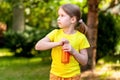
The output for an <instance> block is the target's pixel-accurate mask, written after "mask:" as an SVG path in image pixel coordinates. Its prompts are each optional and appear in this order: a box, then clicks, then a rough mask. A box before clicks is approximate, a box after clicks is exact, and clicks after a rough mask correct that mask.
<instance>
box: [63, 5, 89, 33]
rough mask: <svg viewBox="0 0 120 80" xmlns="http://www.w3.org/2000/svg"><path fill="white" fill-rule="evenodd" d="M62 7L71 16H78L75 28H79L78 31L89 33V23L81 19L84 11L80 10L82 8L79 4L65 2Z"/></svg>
mask: <svg viewBox="0 0 120 80" xmlns="http://www.w3.org/2000/svg"><path fill="white" fill-rule="evenodd" d="M61 8H62V9H63V10H64V11H65V12H66V13H67V14H68V15H69V16H70V17H73V16H75V17H76V20H77V25H76V27H75V29H77V30H78V31H80V32H82V33H83V34H86V33H87V30H88V28H87V25H86V24H85V23H84V22H83V20H82V19H81V17H82V13H81V11H80V8H79V7H78V6H77V5H74V4H64V5H62V6H61Z"/></svg>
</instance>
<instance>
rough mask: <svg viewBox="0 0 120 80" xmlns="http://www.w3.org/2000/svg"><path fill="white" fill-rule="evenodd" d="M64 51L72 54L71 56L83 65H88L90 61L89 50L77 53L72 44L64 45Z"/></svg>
mask: <svg viewBox="0 0 120 80" xmlns="http://www.w3.org/2000/svg"><path fill="white" fill-rule="evenodd" d="M63 50H64V51H66V52H70V53H71V55H73V56H74V58H75V59H76V60H77V61H78V62H79V63H80V64H81V65H86V64H87V61H88V54H87V49H82V50H80V52H79V51H76V50H75V49H74V48H73V47H72V46H71V45H70V44H64V45H63Z"/></svg>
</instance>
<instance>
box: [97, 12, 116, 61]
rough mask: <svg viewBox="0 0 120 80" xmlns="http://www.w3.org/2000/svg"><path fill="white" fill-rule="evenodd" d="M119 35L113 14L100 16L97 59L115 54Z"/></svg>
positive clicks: (101, 14)
mask: <svg viewBox="0 0 120 80" xmlns="http://www.w3.org/2000/svg"><path fill="white" fill-rule="evenodd" d="M117 38H118V34H117V32H116V21H115V18H114V16H113V15H111V14H109V13H108V14H103V13H100V14H99V26H98V41H97V59H99V58H101V57H103V56H106V55H111V56H114V55H115V54H114V53H115V47H116V45H117V42H118V41H117Z"/></svg>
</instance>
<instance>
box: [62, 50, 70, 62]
mask: <svg viewBox="0 0 120 80" xmlns="http://www.w3.org/2000/svg"><path fill="white" fill-rule="evenodd" d="M69 58H70V53H69V52H64V51H63V52H62V58H61V62H62V63H64V64H66V63H69Z"/></svg>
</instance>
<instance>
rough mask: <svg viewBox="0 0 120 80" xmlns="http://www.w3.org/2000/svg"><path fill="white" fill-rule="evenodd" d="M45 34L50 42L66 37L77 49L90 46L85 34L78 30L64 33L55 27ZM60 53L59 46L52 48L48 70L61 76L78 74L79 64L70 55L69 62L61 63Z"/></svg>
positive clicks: (60, 48)
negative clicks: (50, 63) (49, 68)
mask: <svg viewBox="0 0 120 80" xmlns="http://www.w3.org/2000/svg"><path fill="white" fill-rule="evenodd" d="M47 36H48V38H49V39H50V41H51V42H58V41H61V39H62V38H66V39H68V40H69V43H70V44H71V45H72V47H73V48H74V49H76V50H77V51H79V50H81V49H84V48H88V47H89V46H90V45H89V43H88V41H87V38H86V37H85V35H84V34H82V33H80V32H79V31H77V32H76V33H74V34H70V35H69V34H65V33H64V32H63V30H62V29H55V30H53V31H52V32H50V33H49V34H48V35H47ZM61 54H62V47H61V46H57V47H54V48H52V52H51V56H52V65H51V70H50V72H51V73H52V74H55V75H57V76H60V77H63V78H67V77H72V76H76V75H78V74H80V66H79V63H78V62H77V61H76V60H75V58H74V57H73V56H72V55H70V61H69V63H68V64H63V63H61Z"/></svg>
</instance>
